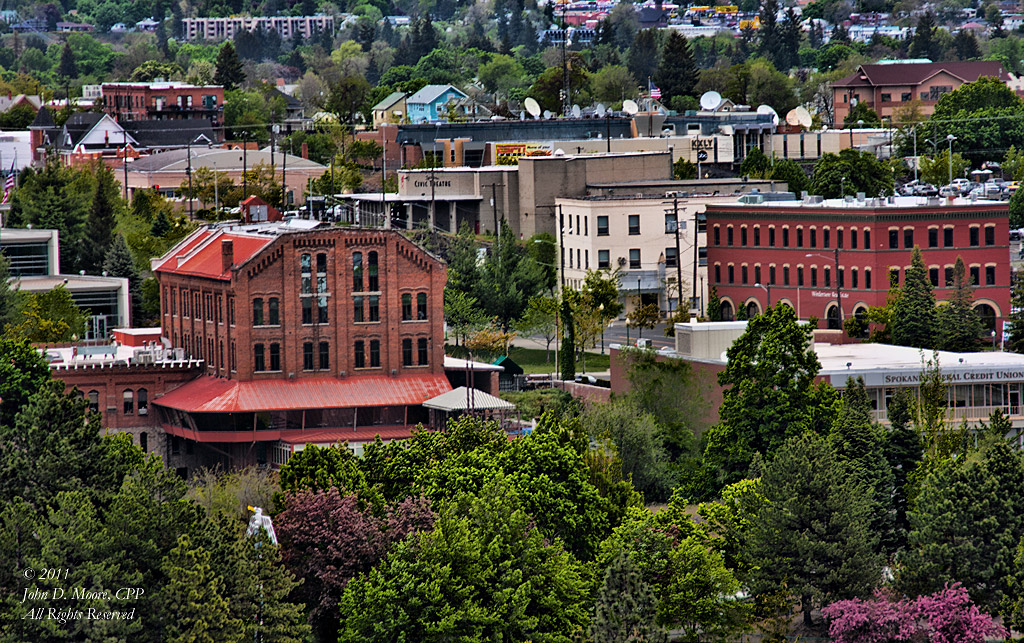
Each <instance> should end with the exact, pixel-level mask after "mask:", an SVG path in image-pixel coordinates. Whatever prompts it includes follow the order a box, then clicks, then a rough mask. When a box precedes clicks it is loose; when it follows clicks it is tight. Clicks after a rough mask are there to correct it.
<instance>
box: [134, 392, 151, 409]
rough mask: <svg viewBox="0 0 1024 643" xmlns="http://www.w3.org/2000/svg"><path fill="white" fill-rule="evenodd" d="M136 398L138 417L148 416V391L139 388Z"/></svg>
mask: <svg viewBox="0 0 1024 643" xmlns="http://www.w3.org/2000/svg"><path fill="white" fill-rule="evenodd" d="M136 396H137V397H138V401H139V415H149V391H147V390H146V389H144V388H140V389H139V390H138V392H137V393H136Z"/></svg>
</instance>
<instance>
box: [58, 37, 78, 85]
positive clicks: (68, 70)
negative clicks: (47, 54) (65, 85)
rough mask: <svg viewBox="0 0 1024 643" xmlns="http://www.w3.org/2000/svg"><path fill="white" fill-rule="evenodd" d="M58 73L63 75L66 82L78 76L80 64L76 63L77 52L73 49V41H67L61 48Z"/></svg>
mask: <svg viewBox="0 0 1024 643" xmlns="http://www.w3.org/2000/svg"><path fill="white" fill-rule="evenodd" d="M57 75H58V76H62V77H63V78H64V80H65V81H66V82H71V81H72V80H75V79H77V78H78V65H77V64H76V63H75V52H73V51H71V43H69V42H65V43H64V48H63V49H61V50H60V62H59V63H58V64H57Z"/></svg>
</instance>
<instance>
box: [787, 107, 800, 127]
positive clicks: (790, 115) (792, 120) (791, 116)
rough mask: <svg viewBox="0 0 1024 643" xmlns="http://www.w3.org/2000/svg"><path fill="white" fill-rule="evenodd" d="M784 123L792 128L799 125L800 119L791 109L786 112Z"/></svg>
mask: <svg viewBox="0 0 1024 643" xmlns="http://www.w3.org/2000/svg"><path fill="white" fill-rule="evenodd" d="M786 123H787V124H789V125H792V126H793V127H796V126H797V125H799V124H800V117H799V116H797V114H796V110H795V109H791V110H789V111H788V112H786Z"/></svg>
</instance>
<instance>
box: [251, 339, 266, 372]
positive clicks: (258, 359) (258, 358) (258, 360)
mask: <svg viewBox="0 0 1024 643" xmlns="http://www.w3.org/2000/svg"><path fill="white" fill-rule="evenodd" d="M252 370H254V371H265V370H267V365H266V362H265V361H264V358H263V344H256V345H254V346H253V347H252Z"/></svg>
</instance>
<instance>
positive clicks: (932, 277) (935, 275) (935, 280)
mask: <svg viewBox="0 0 1024 643" xmlns="http://www.w3.org/2000/svg"><path fill="white" fill-rule="evenodd" d="M928 280H929V281H931V282H932V287H933V288H934V287H936V286H938V285H939V269H938V268H929V269H928Z"/></svg>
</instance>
